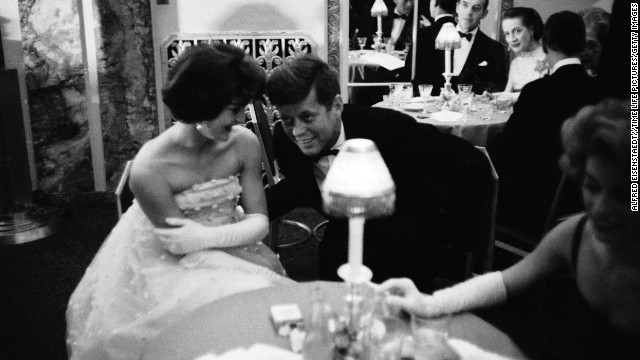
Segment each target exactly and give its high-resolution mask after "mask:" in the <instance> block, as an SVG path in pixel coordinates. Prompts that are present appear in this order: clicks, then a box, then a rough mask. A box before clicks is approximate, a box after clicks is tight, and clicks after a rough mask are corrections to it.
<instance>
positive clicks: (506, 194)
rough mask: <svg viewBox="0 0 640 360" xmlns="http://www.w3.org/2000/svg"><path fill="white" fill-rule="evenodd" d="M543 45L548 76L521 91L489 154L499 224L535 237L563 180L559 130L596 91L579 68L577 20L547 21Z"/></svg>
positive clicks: (581, 35) (556, 17)
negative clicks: (497, 178)
mask: <svg viewBox="0 0 640 360" xmlns="http://www.w3.org/2000/svg"><path fill="white" fill-rule="evenodd" d="M542 45H543V49H544V51H545V53H546V55H547V56H546V61H547V63H548V64H549V66H550V67H551V74H550V75H548V76H545V77H543V78H541V79H538V80H535V81H532V82H530V83H528V84H527V85H525V86H524V88H522V91H521V93H520V97H519V99H518V102H516V103H515V105H514V107H513V114H511V117H510V118H509V120H508V121H507V124H506V126H505V129H504V130H503V132H502V133H500V134H498V135H497V136H496V137H495V138H493V139H492V140H491V141H490V142H489V146H488V151H489V153H490V155H491V158H492V160H493V163H494V165H495V167H496V170H497V172H498V175H499V176H500V191H499V200H498V223H499V225H501V226H504V227H507V228H511V229H514V228H515V229H518V230H520V232H521V233H522V232H524V233H529V234H531V235H534V236H539V235H542V234H541V232H542V230H543V229H542V228H543V225H544V222H545V218H546V216H547V213H548V211H549V208H550V206H551V201H552V199H553V195H554V193H555V189H556V187H557V185H558V181H559V179H560V176H561V172H560V169H559V167H558V158H559V157H560V154H561V150H562V147H561V142H560V127H561V125H562V123H563V122H564V120H565V119H567V118H568V117H570V116H573V115H574V114H575V113H576V112H577V111H578V110H580V109H581V108H582V107H583V106H585V105H588V104H592V103H595V102H596V101H597V93H598V92H597V87H596V85H595V80H594V79H593V78H591V77H590V76H589V75H588V74H587V73H586V71H585V70H584V68H583V67H582V65H581V64H580V59H579V56H580V53H582V51H583V49H584V46H585V27H584V23H583V21H582V18H581V17H580V15H578V14H576V13H573V12H569V11H562V12H559V13H556V14H553V15H551V16H550V17H549V19H548V20H547V23H546V24H545V26H544V31H543V35H542Z"/></svg>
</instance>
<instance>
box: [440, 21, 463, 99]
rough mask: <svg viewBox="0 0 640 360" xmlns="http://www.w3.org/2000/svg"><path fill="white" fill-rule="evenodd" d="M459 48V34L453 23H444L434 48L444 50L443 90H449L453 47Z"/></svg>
mask: <svg viewBox="0 0 640 360" xmlns="http://www.w3.org/2000/svg"><path fill="white" fill-rule="evenodd" d="M459 48H460V34H458V30H456V28H455V26H454V25H453V23H445V24H444V25H442V29H440V32H439V33H438V36H437V37H436V49H438V50H444V69H445V70H444V73H443V74H442V75H443V76H444V78H445V83H444V91H446V92H449V91H450V90H451V76H452V75H453V74H452V73H451V71H452V66H451V57H452V54H453V50H454V49H459Z"/></svg>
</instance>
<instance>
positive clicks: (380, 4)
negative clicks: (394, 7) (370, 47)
mask: <svg viewBox="0 0 640 360" xmlns="http://www.w3.org/2000/svg"><path fill="white" fill-rule="evenodd" d="M388 14H389V10H388V9H387V5H385V4H384V1H382V0H376V1H375V2H374V3H373V6H371V16H372V17H375V18H378V31H376V34H377V35H378V36H377V37H376V38H375V39H374V43H375V44H374V47H375V48H376V50H378V51H380V49H381V48H382V46H383V45H382V17H383V16H387V15H388Z"/></svg>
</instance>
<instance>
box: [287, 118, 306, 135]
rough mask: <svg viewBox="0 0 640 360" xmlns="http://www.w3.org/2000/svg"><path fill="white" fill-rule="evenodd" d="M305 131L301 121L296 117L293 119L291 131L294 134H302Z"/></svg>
mask: <svg viewBox="0 0 640 360" xmlns="http://www.w3.org/2000/svg"><path fill="white" fill-rule="evenodd" d="M305 131H307V128H306V126H305V125H304V123H303V122H302V121H300V120H297V119H296V120H294V121H293V127H292V128H291V133H292V134H293V135H294V136H298V135H302V134H304V133H305Z"/></svg>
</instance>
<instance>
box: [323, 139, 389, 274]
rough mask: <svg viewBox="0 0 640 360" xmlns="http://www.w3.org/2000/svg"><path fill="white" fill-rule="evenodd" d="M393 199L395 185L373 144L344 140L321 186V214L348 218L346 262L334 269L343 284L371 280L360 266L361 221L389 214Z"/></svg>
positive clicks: (370, 142) (367, 270)
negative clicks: (347, 258)
mask: <svg viewBox="0 0 640 360" xmlns="http://www.w3.org/2000/svg"><path fill="white" fill-rule="evenodd" d="M395 198H396V195H395V184H394V182H393V179H392V178H391V174H390V173H389V169H387V165H386V164H385V163H384V160H383V159H382V156H381V155H380V152H379V151H378V148H377V147H376V144H375V143H374V142H373V141H371V140H367V139H350V140H347V141H346V142H345V143H344V145H343V147H342V150H341V151H340V153H339V154H338V156H336V158H335V160H334V161H333V164H332V165H331V169H330V170H329V172H328V173H327V177H326V178H325V181H324V183H323V184H322V200H323V203H324V209H325V211H326V212H327V213H328V214H330V215H332V216H336V217H348V218H349V263H348V264H345V265H343V266H342V267H341V268H340V269H339V270H338V274H339V275H340V276H341V277H342V278H343V279H344V280H345V281H347V282H349V283H356V284H357V283H362V282H365V281H368V280H370V279H371V275H372V273H371V270H369V269H368V268H366V267H365V266H363V264H362V253H363V245H364V244H363V233H364V222H365V219H368V218H369V219H370V218H376V217H381V216H386V215H390V214H392V213H393V211H394V208H395Z"/></svg>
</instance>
